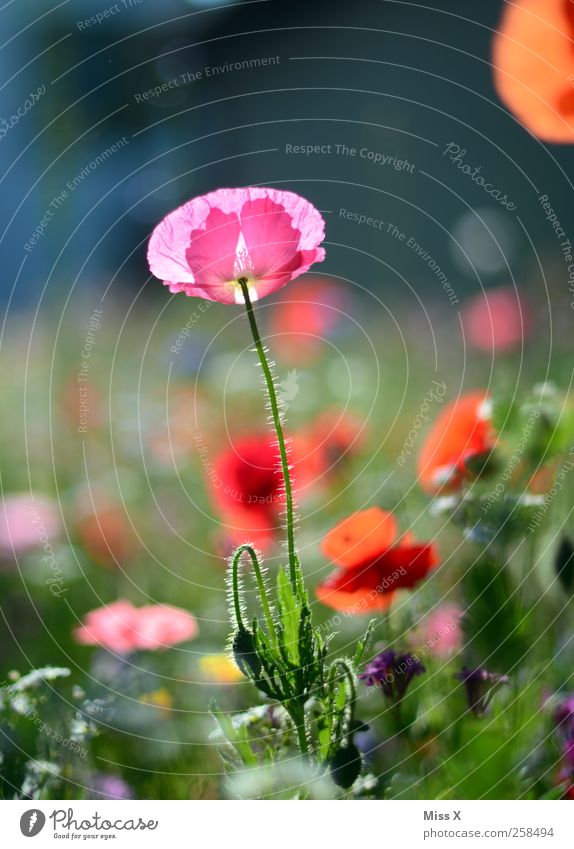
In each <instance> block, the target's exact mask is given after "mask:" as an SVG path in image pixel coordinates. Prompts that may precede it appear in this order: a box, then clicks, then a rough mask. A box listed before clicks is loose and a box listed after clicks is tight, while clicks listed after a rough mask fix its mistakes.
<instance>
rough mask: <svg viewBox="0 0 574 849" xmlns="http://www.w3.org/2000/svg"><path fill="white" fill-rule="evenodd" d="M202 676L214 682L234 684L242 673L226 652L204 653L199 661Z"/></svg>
mask: <svg viewBox="0 0 574 849" xmlns="http://www.w3.org/2000/svg"><path fill="white" fill-rule="evenodd" d="M199 668H200V670H201V673H202V675H203V677H204V678H205V679H206V680H207V681H210V682H211V683H214V684H235V683H236V682H237V681H241V680H242V678H243V674H242V673H241V672H240V670H239V669H238V668H237V666H236V665H235V663H234V662H233V661H232V660H231V658H230V657H228V656H227V655H226V654H206V655H204V656H203V657H202V658H201V659H200V661H199Z"/></svg>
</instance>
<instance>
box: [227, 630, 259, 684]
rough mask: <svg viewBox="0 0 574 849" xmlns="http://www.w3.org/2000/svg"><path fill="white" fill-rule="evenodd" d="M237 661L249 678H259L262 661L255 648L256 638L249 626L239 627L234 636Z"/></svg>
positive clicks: (234, 651) (234, 655) (234, 654)
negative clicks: (248, 628)
mask: <svg viewBox="0 0 574 849" xmlns="http://www.w3.org/2000/svg"><path fill="white" fill-rule="evenodd" d="M233 657H234V659H235V663H236V664H237V665H238V667H239V668H240V669H241V671H242V672H243V674H244V675H245V676H246V677H247V678H259V675H260V674H261V661H260V660H259V657H258V655H257V652H256V650H255V639H254V637H253V634H252V633H251V631H248V630H247V628H239V630H238V631H236V633H235V636H234V637H233Z"/></svg>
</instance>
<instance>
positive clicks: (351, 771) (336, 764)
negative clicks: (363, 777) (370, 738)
mask: <svg viewBox="0 0 574 849" xmlns="http://www.w3.org/2000/svg"><path fill="white" fill-rule="evenodd" d="M330 769H331V778H332V779H333V781H334V782H335V784H336V785H337V787H342V788H343V790H348V789H349V787H352V786H353V784H354V783H355V781H356V780H357V778H358V777H359V775H360V774H361V754H360V752H359V750H358V749H357V747H356V746H355V744H354V743H353V742H348V743H347V745H346V746H342V747H341V748H340V749H338V750H337V751H336V752H335V754H334V755H333V757H332V758H331V763H330Z"/></svg>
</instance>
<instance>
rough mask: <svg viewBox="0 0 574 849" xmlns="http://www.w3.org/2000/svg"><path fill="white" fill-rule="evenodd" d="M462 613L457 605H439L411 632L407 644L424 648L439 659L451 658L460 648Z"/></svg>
mask: <svg viewBox="0 0 574 849" xmlns="http://www.w3.org/2000/svg"><path fill="white" fill-rule="evenodd" d="M462 612H463V611H462V609H461V608H460V607H459V606H458V604H451V603H450V602H449V603H445V604H442V605H440V607H438V608H437V609H436V610H435V611H434V612H433V613H429V615H428V616H426V617H425V618H424V619H423V620H422V621H421V622H420V623H419V624H418V626H417V627H416V628H415V630H414V631H412V632H411V634H410V638H409V644H410V645H411V646H413V647H417V648H421V647H424V648H426V649H428V651H429V652H431V653H432V654H434V655H435V656H436V657H439V658H448V657H451V656H452V655H453V654H455V652H457V651H458V650H459V649H460V647H461V646H462V628H461V625H460V620H461V617H462Z"/></svg>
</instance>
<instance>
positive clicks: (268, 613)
mask: <svg viewBox="0 0 574 849" xmlns="http://www.w3.org/2000/svg"><path fill="white" fill-rule="evenodd" d="M244 552H247V553H248V554H249V556H250V557H251V562H252V564H253V571H254V572H255V580H256V581H257V589H258V590H259V597H260V599H261V606H262V607H263V615H264V616H265V622H266V623H267V630H268V631H269V637H270V638H271V640H273V642H274V643H275V642H276V641H277V635H276V634H275V626H274V624H273V617H272V616H271V608H270V607H269V602H268V601H267V593H266V591H265V584H264V582H263V574H262V572H261V567H260V566H259V560H258V559H257V554H256V553H255V550H254V548H253V547H252V546H250V545H240V546H239V548H238V549H237V551H236V552H235V554H234V555H233V604H234V607H235V616H236V617H237V624H238V627H240V628H241V627H242V623H241V605H240V603H239V579H238V577H237V572H238V566H239V560H240V559H241V555H242V554H244Z"/></svg>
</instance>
